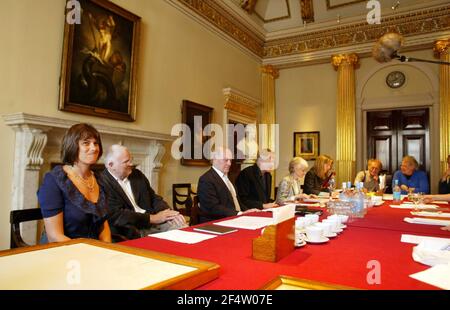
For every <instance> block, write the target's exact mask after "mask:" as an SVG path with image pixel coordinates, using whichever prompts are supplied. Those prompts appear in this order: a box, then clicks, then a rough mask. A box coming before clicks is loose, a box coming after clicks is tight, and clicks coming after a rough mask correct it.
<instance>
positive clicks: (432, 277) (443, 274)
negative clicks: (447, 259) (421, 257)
mask: <svg viewBox="0 0 450 310" xmlns="http://www.w3.org/2000/svg"><path fill="white" fill-rule="evenodd" d="M409 276H410V277H411V278H413V279H416V280H419V281H421V282H425V283H427V284H431V285H434V286H437V287H439V288H442V289H444V290H450V264H439V265H436V266H434V267H431V268H429V269H427V270H425V271H421V272H418V273H414V274H411V275H409Z"/></svg>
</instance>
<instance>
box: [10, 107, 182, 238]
mask: <svg viewBox="0 0 450 310" xmlns="http://www.w3.org/2000/svg"><path fill="white" fill-rule="evenodd" d="M3 119H4V122H5V124H6V125H8V126H10V127H11V128H12V129H13V130H14V131H15V147H14V148H15V154H14V172H13V182H12V199H11V210H21V209H29V208H36V207H37V205H38V204H37V197H36V192H37V190H38V188H39V183H40V178H41V177H42V174H43V173H44V172H46V171H48V170H50V165H51V163H59V162H60V146H61V141H62V137H63V136H64V133H65V132H66V130H67V129H68V128H69V127H71V126H72V125H73V124H76V123H77V121H73V120H66V119H61V118H55V117H47V116H41V115H32V114H27V113H14V114H7V115H3ZM92 125H93V126H94V127H95V128H96V129H97V130H98V131H99V132H100V135H101V137H102V144H103V150H104V153H105V151H106V150H107V149H108V147H109V146H110V145H112V144H116V143H118V144H123V145H125V146H127V147H128V148H129V149H130V152H131V153H132V154H133V162H134V164H135V165H137V167H138V168H139V169H140V170H141V171H142V172H143V173H144V174H145V175H146V176H147V178H148V179H149V181H150V184H151V185H152V187H153V189H154V190H155V191H156V192H158V183H159V182H158V181H159V171H160V168H161V167H162V164H161V159H162V157H163V156H164V153H165V144H167V142H170V141H172V140H173V139H174V137H171V136H170V135H168V134H161V133H154V132H149V131H143V130H136V129H129V128H121V127H113V126H107V125H100V124H92ZM169 149H170V146H169ZM99 163H103V157H102V158H101V159H100V160H99ZM22 229H23V237H24V240H25V242H28V243H31V244H34V243H35V240H36V231H37V230H36V225H24V226H23V228H22Z"/></svg>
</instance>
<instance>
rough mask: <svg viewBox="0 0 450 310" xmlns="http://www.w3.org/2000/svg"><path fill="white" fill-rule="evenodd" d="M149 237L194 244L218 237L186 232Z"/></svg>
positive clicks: (166, 232) (158, 234) (171, 232)
mask: <svg viewBox="0 0 450 310" xmlns="http://www.w3.org/2000/svg"><path fill="white" fill-rule="evenodd" d="M148 236H149V237H153V238H159V239H165V240H170V241H175V242H181V243H188V244H194V243H198V242H201V241H203V240H208V239H211V238H215V237H217V236H213V235H208V234H201V233H196V232H192V231H184V230H178V229H176V230H169V231H165V232H162V233H157V234H151V235H148Z"/></svg>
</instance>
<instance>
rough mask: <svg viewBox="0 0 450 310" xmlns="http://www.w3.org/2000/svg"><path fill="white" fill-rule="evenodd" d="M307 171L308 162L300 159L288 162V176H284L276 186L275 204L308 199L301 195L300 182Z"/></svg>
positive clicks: (295, 158)
mask: <svg viewBox="0 0 450 310" xmlns="http://www.w3.org/2000/svg"><path fill="white" fill-rule="evenodd" d="M307 169H308V162H307V161H306V160H304V159H303V158H301V157H294V158H292V159H291V161H290V162H289V175H287V176H285V177H284V178H283V179H282V180H281V182H280V185H278V193H277V200H276V203H277V204H284V203H287V202H292V201H296V200H300V199H302V198H309V195H306V194H303V189H302V188H301V185H300V180H301V179H302V178H303V177H304V176H305V174H306V170H307Z"/></svg>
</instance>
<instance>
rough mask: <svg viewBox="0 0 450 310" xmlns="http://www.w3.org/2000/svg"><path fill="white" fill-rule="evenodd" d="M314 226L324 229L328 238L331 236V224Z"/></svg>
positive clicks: (324, 233)
mask: <svg viewBox="0 0 450 310" xmlns="http://www.w3.org/2000/svg"><path fill="white" fill-rule="evenodd" d="M314 226H316V227H319V228H322V229H323V235H324V236H328V235H330V234H331V224H330V223H324V222H321V223H315V224H314Z"/></svg>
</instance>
